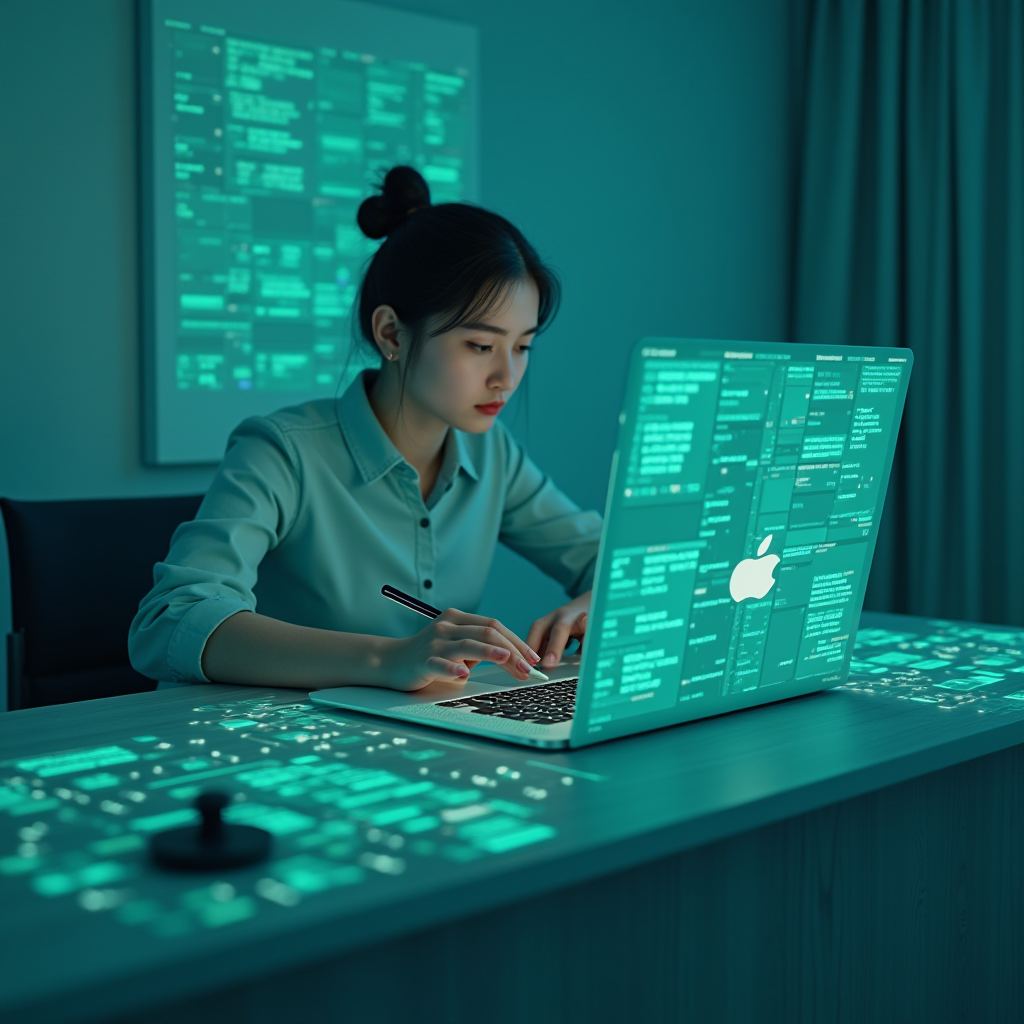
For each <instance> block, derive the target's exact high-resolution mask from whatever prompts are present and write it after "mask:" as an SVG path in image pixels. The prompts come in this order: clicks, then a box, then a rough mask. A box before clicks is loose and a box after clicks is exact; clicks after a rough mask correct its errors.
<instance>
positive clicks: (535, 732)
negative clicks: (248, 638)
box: [310, 338, 913, 748]
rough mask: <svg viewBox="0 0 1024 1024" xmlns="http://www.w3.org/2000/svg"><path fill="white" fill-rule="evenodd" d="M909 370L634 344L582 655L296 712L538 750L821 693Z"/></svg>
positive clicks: (827, 358)
mask: <svg viewBox="0 0 1024 1024" xmlns="http://www.w3.org/2000/svg"><path fill="white" fill-rule="evenodd" d="M912 365H913V354H912V353H911V352H910V350H909V349H888V348H852V347H845V346H844V347H825V346H815V345H794V344H770V343H761V342H723V341H703V340H695V339H676V338H645V339H643V340H641V341H640V342H638V343H637V345H636V346H635V347H634V349H633V352H632V354H631V358H630V363H629V372H628V375H627V383H626V396H625V400H624V402H623V409H622V412H621V414H620V415H619V432H618V442H617V446H616V450H615V453H614V455H613V457H612V466H611V479H610V482H609V487H608V501H607V507H606V513H605V521H604V532H603V534H602V537H601V547H600V552H599V554H598V564H597V574H596V577H595V583H594V594H593V601H592V604H591V613H590V617H589V619H588V623H589V628H588V630H587V636H586V642H585V644H584V648H583V654H582V658H578V657H576V658H566V659H565V661H564V662H563V664H561V665H559V666H558V668H557V669H556V670H554V671H553V672H551V671H549V672H548V675H549V676H550V677H551V682H549V683H535V682H532V681H530V682H527V683H517V682H516V681H515V680H513V679H512V677H511V676H509V675H508V674H507V673H506V672H504V670H502V669H501V668H498V667H497V666H483V667H481V668H480V669H479V670H476V671H474V672H473V673H472V674H471V675H470V678H469V680H468V681H467V682H466V683H465V684H463V685H459V684H444V685H440V684H431V686H429V687H426V688H424V689H422V690H419V691H417V692H415V693H398V692H396V691H394V690H384V689H378V688H374V687H363V686H345V687H338V688H335V689H330V690H318V691H316V692H314V693H312V694H310V699H311V700H312V701H313V703H315V704H322V705H328V706H331V707H338V708H345V709H347V710H350V711H362V712H367V713H369V714H373V715H381V716H383V717H386V718H394V719H399V720H401V721H406V722H413V723H416V724H418V725H429V726H434V727H436V728H439V729H448V730H453V731H455V732H464V733H472V734H473V735H476V736H486V737H490V738H492V739H500V740H505V741H508V742H510V743H518V744H522V745H524V746H531V747H546V748H555V747H581V746H585V745H587V744H590V743H598V742H601V741H602V740H608V739H612V738H613V737H616V736H627V735H630V734H632V733H638V732H646V731H647V730H649V729H658V728H661V727H662V726H667V725H675V724H678V723H680V722H687V721H692V720H693V719H697V718H706V717H707V716H709V715H717V714H721V713H722V712H725V711H734V710H739V709H740V708H748V707H752V706H754V705H757V704H765V703H768V702H769V701H776V700H782V699H784V698H789V697H795V696H798V695H800V694H806V693H813V692H815V691H817V690H822V689H826V688H827V687H831V686H838V685H839V684H840V683H842V682H844V681H845V679H846V677H847V674H848V672H849V668H850V658H851V655H852V652H853V644H854V637H855V633H856V629H857V623H858V621H859V620H860V613H861V606H862V604H863V601H864V589H865V586H866V584H867V579H868V571H869V569H870V567H871V556H872V554H873V552H874V548H875V541H876V538H877V536H878V522H879V517H880V515H881V512H882V504H883V501H884V498H885V489H886V484H887V483H888V480H889V471H890V469H891V467H892V459H893V451H894V449H895V446H896V436H897V432H898V430H899V423H900V417H901V415H902V412H903V403H904V399H905V397H906V393H907V385H908V383H909V380H910V371H911V367H912ZM381 600H383V598H382V599H381Z"/></svg>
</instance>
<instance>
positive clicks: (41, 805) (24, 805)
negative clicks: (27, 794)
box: [6, 796, 60, 818]
mask: <svg viewBox="0 0 1024 1024" xmlns="http://www.w3.org/2000/svg"><path fill="white" fill-rule="evenodd" d="M55 807H60V801H59V800H58V799H57V798H56V797H52V796H51V797H49V798H47V799H46V800H22V801H21V803H18V804H13V805H11V806H10V807H8V808H6V810H7V813H8V814H9V815H10V816H11V817H12V818H22V817H24V816H25V815H28V814H42V813H43V811H52V810H53V809H54V808H55Z"/></svg>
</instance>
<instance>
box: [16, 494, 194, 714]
mask: <svg viewBox="0 0 1024 1024" xmlns="http://www.w3.org/2000/svg"><path fill="white" fill-rule="evenodd" d="M201 500H202V496H201V495H194V494H190V495H186V496H181V497H173V498H124V499H119V498H115V499H110V500H100V501H11V500H10V499H8V498H0V512H2V513H3V517H4V525H5V527H6V528H7V547H8V550H9V551H10V556H11V611H12V616H11V618H12V623H13V630H12V632H10V633H9V634H8V635H7V706H8V708H9V709H10V710H12V711H14V710H17V709H19V708H31V707H42V706H43V705H46V704H63V703H67V702H68V701H75V700H91V699H93V698H95V697H113V696H117V695H119V694H123V693H142V692H144V691H146V690H152V689H154V688H155V687H156V683H155V682H153V680H152V679H147V678H146V677H145V676H141V675H139V673H138V672H136V671H135V670H134V669H133V668H132V667H131V665H130V664H129V662H128V627H129V626H130V625H131V621H132V619H133V618H134V617H135V613H136V611H137V610H138V606H139V601H140V600H141V599H142V597H143V596H144V595H145V594H146V593H147V592H148V591H149V589H150V588H151V587H152V585H153V565H154V563H155V562H159V561H161V560H162V559H163V558H164V557H165V556H166V554H167V548H168V545H169V543H170V539H171V534H172V533H174V530H175V528H176V527H177V526H178V524H179V523H182V522H185V521H186V520H190V519H193V518H194V517H195V514H196V510H197V509H198V508H199V503H200V501H201Z"/></svg>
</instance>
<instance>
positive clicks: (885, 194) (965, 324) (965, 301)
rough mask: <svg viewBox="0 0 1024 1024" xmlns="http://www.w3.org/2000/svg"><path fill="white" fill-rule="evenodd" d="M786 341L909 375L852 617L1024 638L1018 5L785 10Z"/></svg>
mask: <svg viewBox="0 0 1024 1024" xmlns="http://www.w3.org/2000/svg"><path fill="white" fill-rule="evenodd" d="M793 13H794V18H793V22H792V24H793V26H794V34H795V38H794V47H793V56H794V63H793V72H794V90H793V97H794V100H793V112H794V120H793V132H794V135H793V143H794V153H795V166H794V174H793V180H794V193H793V216H794V218H795V223H794V232H793V240H794V241H793V252H792V261H793V262H792V274H791V282H792V286H791V287H792V291H791V295H790V303H789V316H790V337H791V338H792V340H794V341H799V342H813V343H818V344H851V345H887V346H888V345H892V346H907V347H909V348H911V349H912V350H913V352H914V358H915V366H914V371H913V376H912V377H911V382H910V390H909V393H908V396H907V404H906V409H905V412H904V417H903V426H902V428H901V434H900V441H899V445H898V448H897V454H896V462H895V465H894V468H893V475H892V478H891V480H890V484H889V491H888V495H887V497H886V501H885V511H884V514H883V516H882V525H881V532H880V536H879V543H878V548H877V550H876V554H875V563H874V566H873V568H872V573H871V579H870V582H869V586H868V595H867V600H866V605H865V606H866V607H868V608H874V609H878V610H888V611H899V612H906V613H910V614H915V615H927V616H937V617H941V618H958V619H971V620H975V621H983V622H996V623H1016V624H1024V0H877V2H871V0H794V7H793Z"/></svg>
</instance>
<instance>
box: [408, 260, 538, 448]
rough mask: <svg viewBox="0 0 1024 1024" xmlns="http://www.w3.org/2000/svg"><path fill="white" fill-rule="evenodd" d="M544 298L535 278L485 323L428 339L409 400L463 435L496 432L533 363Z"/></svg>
mask: <svg viewBox="0 0 1024 1024" xmlns="http://www.w3.org/2000/svg"><path fill="white" fill-rule="evenodd" d="M539 304H540V295H539V293H538V291H537V285H536V284H535V283H534V281H533V279H532V278H527V279H526V280H524V281H520V282H518V283H517V284H516V285H515V286H514V287H512V288H511V289H510V290H509V292H508V294H507V296H506V298H505V299H504V301H503V302H502V303H501V305H500V306H499V307H498V308H496V309H494V310H492V311H491V312H489V313H487V314H486V315H485V316H484V317H483V318H481V320H480V321H479V322H476V323H473V324H469V325H467V326H463V327H456V328H455V329H454V330H451V331H447V332H445V333H444V334H439V335H438V336H437V337H436V338H427V339H426V341H425V342H424V344H423V346H422V348H421V349H420V353H419V356H418V358H417V360H416V363H415V365H414V366H413V368H412V369H411V371H410V372H409V374H408V376H407V377H406V378H405V399H404V400H405V401H409V400H411V401H413V402H414V403H415V404H416V405H417V406H419V408H420V410H422V411H423V412H425V413H427V414H428V415H432V416H434V417H436V418H437V419H439V420H443V421H444V422H445V423H447V424H448V425H449V426H452V427H455V428H456V429H457V430H463V431H465V432H467V433H470V434H482V433H484V432H485V431H487V430H490V429H491V427H492V426H493V425H494V421H495V419H497V416H498V413H499V412H500V411H501V408H502V406H503V405H504V404H505V403H506V402H507V401H508V400H509V399H510V398H511V397H512V395H513V394H514V393H515V390H516V388H517V387H519V383H520V381H522V379H523V374H524V373H526V366H527V363H528V361H529V358H530V355H529V353H530V345H531V344H532V343H533V336H534V333H535V332H536V330H537V312H538V307H539Z"/></svg>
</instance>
